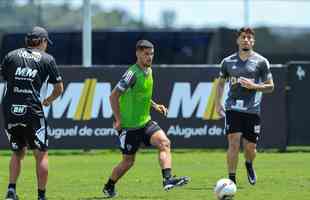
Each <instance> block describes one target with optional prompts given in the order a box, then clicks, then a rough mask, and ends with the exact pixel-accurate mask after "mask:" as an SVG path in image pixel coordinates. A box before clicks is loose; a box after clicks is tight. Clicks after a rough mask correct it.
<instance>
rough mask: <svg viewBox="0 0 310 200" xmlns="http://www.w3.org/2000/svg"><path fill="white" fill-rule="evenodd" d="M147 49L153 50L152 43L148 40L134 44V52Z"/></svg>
mask: <svg viewBox="0 0 310 200" xmlns="http://www.w3.org/2000/svg"><path fill="white" fill-rule="evenodd" d="M147 48H152V49H153V48H154V45H153V44H152V42H150V41H148V40H139V41H138V42H137V44H136V50H143V49H147Z"/></svg>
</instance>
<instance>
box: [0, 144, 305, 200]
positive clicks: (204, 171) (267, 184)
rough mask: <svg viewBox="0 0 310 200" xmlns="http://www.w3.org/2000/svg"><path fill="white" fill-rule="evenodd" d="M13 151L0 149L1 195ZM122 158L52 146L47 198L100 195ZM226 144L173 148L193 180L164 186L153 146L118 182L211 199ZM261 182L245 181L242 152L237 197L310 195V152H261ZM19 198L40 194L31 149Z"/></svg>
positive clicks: (150, 195)
mask: <svg viewBox="0 0 310 200" xmlns="http://www.w3.org/2000/svg"><path fill="white" fill-rule="evenodd" d="M9 155H10V152H8V151H0V198H4V196H5V193H6V188H7V181H8V162H9V159H10V156H9ZM120 158H121V154H120V153H119V152H118V151H111V150H101V151H90V152H81V151H63V150H61V151H56V150H54V151H51V152H50V155H49V170H50V171H49V183H48V189H47V196H48V199H49V200H96V199H97V200H98V199H104V198H103V194H102V192H101V190H102V186H103V184H104V182H105V181H106V180H107V177H108V176H109V174H110V172H111V169H112V167H113V166H114V165H116V164H117V163H118V161H119V159H120ZM225 158H226V155H225V152H224V151H223V150H190V149H189V150H177V151H175V152H173V173H174V174H176V175H178V176H182V175H187V176H190V177H191V182H190V183H189V184H188V185H187V186H185V187H183V188H176V189H173V190H171V191H169V192H165V191H163V189H162V178H161V171H160V168H159V165H158V160H157V153H156V151H155V150H142V151H140V152H139V153H138V154H137V158H136V163H135V166H134V167H133V168H132V169H131V170H130V171H129V172H128V173H127V174H126V175H125V176H124V177H123V178H122V179H121V180H120V181H119V182H118V184H117V191H118V197H116V198H115V199H122V200H155V199H156V200H166V199H167V200H168V199H169V200H170V199H171V200H213V199H215V198H214V194H213V187H214V184H215V183H216V181H217V180H218V179H219V178H222V177H225V176H226V174H227V173H226V160H225ZM255 167H256V172H257V175H258V183H257V184H256V185H255V186H251V185H250V184H248V182H247V178H246V171H245V167H244V159H243V155H242V154H240V156H239V167H238V171H237V180H238V185H237V187H238V191H237V194H236V196H235V200H283V199H290V200H309V199H310V170H309V169H310V153H309V152H289V153H277V152H268V153H266V152H265V153H264V152H261V153H258V155H257V159H256V162H255ZM17 191H18V194H19V196H20V200H32V199H36V195H37V192H36V178H35V165H34V158H33V156H32V155H31V154H28V155H27V156H26V158H25V160H24V162H23V171H22V173H21V176H20V179H19V182H18V184H17Z"/></svg>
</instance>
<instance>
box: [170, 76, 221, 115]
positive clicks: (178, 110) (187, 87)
mask: <svg viewBox="0 0 310 200" xmlns="http://www.w3.org/2000/svg"><path fill="white" fill-rule="evenodd" d="M217 85H218V79H215V80H214V82H213V83H211V82H200V83H198V85H197V87H196V89H195V90H194V91H193V94H192V95H191V91H192V90H191V83H190V82H177V83H174V86H173V89H172V94H171V98H170V103H169V111H168V115H167V117H168V118H177V117H178V116H179V115H181V118H192V117H193V114H194V112H195V111H196V118H201V119H205V120H218V119H220V118H221V117H220V116H219V115H218V113H217V112H216V109H215V101H214V100H215V95H216V92H217V91H216V87H217ZM226 87H227V85H226ZM225 91H227V89H225ZM224 96H227V94H226V93H225V94H224ZM221 101H222V100H221Z"/></svg>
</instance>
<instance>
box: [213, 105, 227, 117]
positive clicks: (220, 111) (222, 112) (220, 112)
mask: <svg viewBox="0 0 310 200" xmlns="http://www.w3.org/2000/svg"><path fill="white" fill-rule="evenodd" d="M215 109H216V112H217V114H218V115H219V116H220V117H225V109H224V107H223V105H222V104H220V103H219V104H216V106H215Z"/></svg>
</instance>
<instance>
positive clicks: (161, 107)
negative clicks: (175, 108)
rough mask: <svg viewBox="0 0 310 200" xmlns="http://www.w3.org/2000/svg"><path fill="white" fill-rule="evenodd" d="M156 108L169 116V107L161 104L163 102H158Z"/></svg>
mask: <svg viewBox="0 0 310 200" xmlns="http://www.w3.org/2000/svg"><path fill="white" fill-rule="evenodd" d="M155 110H156V111H157V112H159V113H161V114H163V115H164V116H167V114H168V109H167V108H166V107H165V106H164V105H161V104H157V105H156V106H155Z"/></svg>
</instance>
